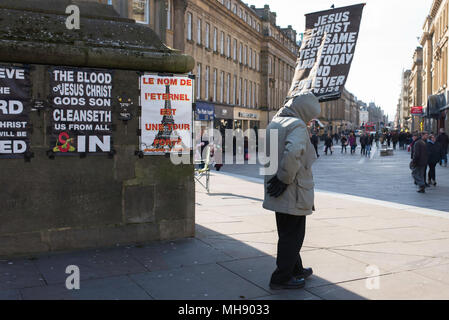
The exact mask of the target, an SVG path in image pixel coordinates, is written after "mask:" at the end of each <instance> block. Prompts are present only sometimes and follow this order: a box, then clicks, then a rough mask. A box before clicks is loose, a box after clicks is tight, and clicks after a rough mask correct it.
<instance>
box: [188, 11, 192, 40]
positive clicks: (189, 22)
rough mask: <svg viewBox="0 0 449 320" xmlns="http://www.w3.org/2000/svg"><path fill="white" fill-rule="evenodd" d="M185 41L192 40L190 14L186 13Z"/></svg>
mask: <svg viewBox="0 0 449 320" xmlns="http://www.w3.org/2000/svg"><path fill="white" fill-rule="evenodd" d="M187 40H192V14H191V13H190V12H188V13H187Z"/></svg>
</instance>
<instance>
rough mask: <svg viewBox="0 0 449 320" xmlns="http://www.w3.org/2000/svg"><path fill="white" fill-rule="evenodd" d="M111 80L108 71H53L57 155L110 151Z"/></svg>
mask: <svg viewBox="0 0 449 320" xmlns="http://www.w3.org/2000/svg"><path fill="white" fill-rule="evenodd" d="M112 78H113V74H112V71H108V70H99V69H81V68H68V67H54V68H51V69H50V89H51V106H52V111H51V131H50V132H51V139H50V146H51V148H52V151H53V153H54V154H59V155H62V154H79V153H83V154H84V153H86V154H89V153H109V152H111V149H112V147H111V144H112V143H111V135H112V128H111V127H112V80H113V79H112Z"/></svg>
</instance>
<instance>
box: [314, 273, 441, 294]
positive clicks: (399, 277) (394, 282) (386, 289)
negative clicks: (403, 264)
mask: <svg viewBox="0 0 449 320" xmlns="http://www.w3.org/2000/svg"><path fill="white" fill-rule="evenodd" d="M367 283H368V284H370V285H371V286H370V285H367ZM373 284H375V281H374V280H373V279H372V278H371V279H363V280H356V281H351V282H345V283H338V284H331V285H327V286H322V287H317V288H310V289H309V291H310V292H311V293H313V294H315V295H317V296H319V297H321V298H323V299H326V300H349V299H350V300H356V299H373V300H393V299H397V300H441V299H444V300H447V299H448V298H449V286H448V285H445V284H442V283H441V282H437V281H434V280H431V279H429V278H426V277H423V276H420V275H418V274H416V273H414V272H401V273H395V274H391V275H384V276H380V277H379V289H375V286H374V287H373ZM369 288H372V289H369Z"/></svg>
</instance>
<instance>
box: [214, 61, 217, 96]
mask: <svg viewBox="0 0 449 320" xmlns="http://www.w3.org/2000/svg"><path fill="white" fill-rule="evenodd" d="M213 93H214V102H215V101H217V69H214V92H213Z"/></svg>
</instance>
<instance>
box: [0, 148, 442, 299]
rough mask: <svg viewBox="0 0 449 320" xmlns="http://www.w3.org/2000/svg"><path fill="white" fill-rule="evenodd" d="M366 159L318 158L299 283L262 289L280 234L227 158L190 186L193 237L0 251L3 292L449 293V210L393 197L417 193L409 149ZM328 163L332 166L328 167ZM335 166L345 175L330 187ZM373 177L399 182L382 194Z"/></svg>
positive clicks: (53, 295)
mask: <svg viewBox="0 0 449 320" xmlns="http://www.w3.org/2000/svg"><path fill="white" fill-rule="evenodd" d="M365 161H366V162H365V165H364V166H363V164H360V166H362V167H363V168H365V169H362V167H360V168H359V167H357V170H355V169H354V168H352V169H351V166H352V167H356V166H358V165H359V162H363V160H361V158H360V156H359V155H357V156H353V157H352V158H351V156H350V155H347V156H341V155H337V154H334V155H333V156H328V157H321V158H320V160H319V161H318V162H317V166H316V168H315V174H316V176H317V184H318V188H320V189H324V188H325V187H326V186H327V187H326V188H327V189H328V191H319V192H316V201H315V203H316V208H317V211H316V212H315V213H314V214H313V215H312V216H310V217H308V218H307V232H306V239H305V242H304V247H303V249H302V257H303V261H304V263H305V264H306V266H311V267H313V269H314V275H313V276H312V277H311V278H310V279H308V280H307V283H306V287H305V288H304V289H301V290H293V291H289V290H280V291H273V290H271V289H270V288H269V279H270V275H271V273H272V272H273V270H274V269H275V267H276V250H277V239H278V238H277V231H276V223H275V218H274V214H273V213H272V212H269V211H266V210H264V209H263V208H262V197H263V184H262V183H261V181H260V179H259V178H257V177H256V178H254V177H253V178H250V177H247V176H242V175H238V174H236V173H238V170H242V171H244V173H245V174H247V175H249V174H250V173H248V172H250V171H251V170H253V171H255V170H254V168H252V169H248V168H249V166H241V167H238V166H234V167H232V166H225V167H224V169H226V170H224V171H225V172H223V173H221V172H220V173H216V172H212V176H211V190H210V193H207V192H206V191H205V190H204V189H203V188H202V187H201V186H200V185H197V186H196V188H197V190H196V236H195V238H190V239H180V240H175V241H165V242H154V243H148V244H140V245H130V246H116V247H114V248H106V249H91V250H82V251H77V252H62V253H51V254H42V255H34V256H28V257H20V258H16V259H3V260H2V259H1V258H0V299H11V300H16V299H39V300H41V299H70V300H71V299H91V300H96V299H112V300H114V299H120V300H126V299H135V300H140V299H143V300H152V299H162V300H167V299H168V300H187V299H195V300H207V299H220V300H221V299H223V300H246V299H254V300H267V299H268V300H277V299H282V300H320V299H449V219H448V215H447V210H446V211H441V210H436V209H438V208H440V207H441V205H440V204H438V203H437V204H434V205H433V206H432V207H433V208H434V209H433V210H429V209H427V208H426V207H421V206H413V205H410V203H408V202H407V201H405V200H404V201H402V200H401V201H402V202H403V203H405V204H407V205H401V204H398V202H397V201H395V199H398V198H401V199H402V198H406V197H407V194H408V193H404V192H409V193H410V195H409V196H410V197H412V195H413V196H415V197H416V196H421V195H418V194H416V195H415V194H414V192H415V191H414V187H413V185H411V181H410V180H408V181H407V179H408V177H407V176H404V177H402V174H399V173H398V172H403V173H404V174H406V173H407V171H406V170H404V171H401V170H402V169H401V168H400V167H401V166H404V164H405V163H406V162H407V154H406V153H405V152H402V153H401V152H398V153H396V155H395V156H394V157H393V158H388V159H387V158H386V159H383V158H377V157H375V158H374V159H372V160H365ZM387 163H388V164H387ZM336 164H339V166H340V169H338V166H337V167H335V168H328V166H331V165H336ZM346 166H348V167H349V169H346ZM389 166H392V167H396V169H394V168H389ZM342 167H344V168H345V170H343V169H342ZM320 168H321V169H320ZM376 168H377V169H376ZM231 169H232V170H237V172H235V171H234V172H229V171H231ZM390 169H391V170H390ZM320 170H322V171H324V172H323V173H319V171H320ZM382 170H383V171H382ZM385 170H387V172H388V174H382V173H384V172H386V171H385ZM445 170H447V169H446V168H443V169H439V173H440V179H439V182H440V184H439V185H438V187H437V188H435V189H434V190H430V191H429V192H428V193H427V194H425V195H422V196H423V197H421V203H427V202H425V201H428V200H425V199H426V198H425V197H429V198H430V197H434V199H440V198H438V197H441V195H440V194H439V191H438V188H444V187H445V185H447V180H444V179H446V178H447V171H445ZM226 171H227V172H226ZM251 172H252V171H251ZM343 172H344V173H343ZM376 172H377V173H376ZM360 173H363V176H362V177H361V176H360V175H361V174H360ZM396 173H398V174H397V175H396ZM339 174H341V178H342V179H343V178H346V179H347V178H348V177H350V178H351V180H352V182H341V183H339V184H338V185H337V186H332V183H331V181H336V180H338V179H336V178H335V175H339ZM393 175H394V176H395V178H392V176H393ZM376 177H377V178H376ZM380 177H386V178H388V179H390V181H393V180H394V181H396V180H397V181H396V183H398V184H402V183H403V184H404V186H397V187H396V189H395V190H396V191H395V192H396V197H387V193H386V192H385V193H384V192H382V185H381V184H380V183H379V182H378V179H380ZM371 178H372V179H374V180H373V181H370V183H369V186H371V188H369V186H364V185H363V186H360V188H361V190H362V191H359V193H355V192H354V191H353V190H352V189H354V187H352V184H354V185H357V182H358V183H360V181H363V180H364V179H368V180H369V179H371ZM375 178H376V179H375ZM401 179H402V180H401ZM401 181H402V182H401ZM373 186H374V187H376V188H377V189H374V187H373ZM408 189H410V191H408ZM363 190H365V191H370V194H369V195H367V194H365V193H366V192H363ZM350 191H351V194H349V192H350ZM346 192H348V193H346ZM415 193H416V192H415ZM377 194H380V195H383V196H382V197H377ZM412 198H413V197H412ZM388 199H392V200H393V201H388ZM381 200H382V201H381ZM443 200H444V199H441V201H443ZM434 201H435V202H438V201H440V200H434ZM68 265H77V266H78V267H79V269H80V273H81V288H80V290H67V289H66V287H65V280H66V277H67V276H68V275H67V274H66V273H65V270H66V267H67V266H68Z"/></svg>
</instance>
